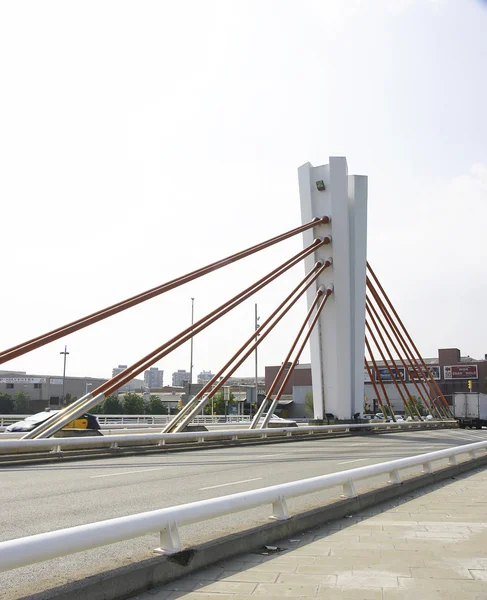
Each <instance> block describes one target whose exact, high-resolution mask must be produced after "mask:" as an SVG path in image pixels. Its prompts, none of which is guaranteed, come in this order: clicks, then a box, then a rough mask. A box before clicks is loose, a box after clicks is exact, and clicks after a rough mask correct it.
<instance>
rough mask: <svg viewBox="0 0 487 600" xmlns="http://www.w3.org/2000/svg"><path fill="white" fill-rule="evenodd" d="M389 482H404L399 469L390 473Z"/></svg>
mask: <svg viewBox="0 0 487 600" xmlns="http://www.w3.org/2000/svg"><path fill="white" fill-rule="evenodd" d="M389 483H402V479H401V475H400V473H399V471H398V470H397V469H394V471H391V472H390V473H389Z"/></svg>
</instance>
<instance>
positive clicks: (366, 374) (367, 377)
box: [364, 369, 372, 383]
mask: <svg viewBox="0 0 487 600" xmlns="http://www.w3.org/2000/svg"><path fill="white" fill-rule="evenodd" d="M371 370H372V369H371ZM364 383H371V379H370V377H369V373H368V371H367V369H364Z"/></svg>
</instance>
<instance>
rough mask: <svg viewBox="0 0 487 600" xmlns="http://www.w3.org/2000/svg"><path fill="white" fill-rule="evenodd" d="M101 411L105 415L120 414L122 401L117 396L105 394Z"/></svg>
mask: <svg viewBox="0 0 487 600" xmlns="http://www.w3.org/2000/svg"><path fill="white" fill-rule="evenodd" d="M103 412H104V414H105V415H122V414H123V408H122V403H121V402H120V400H119V399H118V396H107V397H106V398H105V401H104V402H103Z"/></svg>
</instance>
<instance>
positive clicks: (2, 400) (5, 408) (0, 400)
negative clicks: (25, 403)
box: [0, 394, 14, 415]
mask: <svg viewBox="0 0 487 600" xmlns="http://www.w3.org/2000/svg"><path fill="white" fill-rule="evenodd" d="M13 409H14V401H13V400H12V396H10V394H0V413H1V414H2V415H9V414H10V413H11V412H12V411H13Z"/></svg>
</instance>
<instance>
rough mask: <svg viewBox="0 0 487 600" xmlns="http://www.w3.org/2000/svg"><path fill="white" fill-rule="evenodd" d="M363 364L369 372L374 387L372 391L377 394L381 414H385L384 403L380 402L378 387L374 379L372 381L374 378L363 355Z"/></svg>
mask: <svg viewBox="0 0 487 600" xmlns="http://www.w3.org/2000/svg"><path fill="white" fill-rule="evenodd" d="M364 365H365V368H366V369H367V373H368V374H369V378H370V383H371V384H372V387H373V388H374V392H375V395H376V396H377V400H378V401H379V404H380V408H381V410H382V414H383V415H384V416H385V415H386V411H385V410H384V405H383V404H382V399H381V397H380V394H379V389H378V387H377V386H376V385H375V381H374V378H373V376H372V371H371V369H370V367H369V363H368V362H367V359H366V358H365V356H364ZM372 406H373V405H372ZM372 412H373V411H372Z"/></svg>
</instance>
